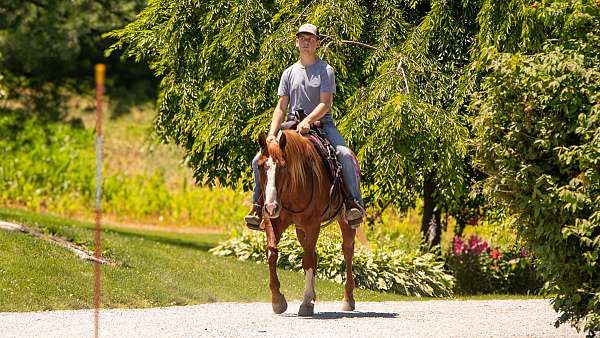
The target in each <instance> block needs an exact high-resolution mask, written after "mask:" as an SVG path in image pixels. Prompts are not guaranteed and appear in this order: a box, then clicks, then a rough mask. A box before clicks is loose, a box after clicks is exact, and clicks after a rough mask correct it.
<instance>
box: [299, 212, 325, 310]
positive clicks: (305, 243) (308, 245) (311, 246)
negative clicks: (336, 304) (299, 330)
mask: <svg viewBox="0 0 600 338" xmlns="http://www.w3.org/2000/svg"><path fill="white" fill-rule="evenodd" d="M319 227H320V224H318V223H317V224H316V226H314V227H306V229H308V230H307V231H302V230H300V231H299V230H296V233H297V234H298V239H299V240H300V244H301V245H302V247H303V248H304V256H303V257H302V268H303V269H304V300H303V301H302V304H300V309H299V310H298V316H301V317H310V316H313V315H314V313H315V304H314V303H313V301H314V300H315V298H316V293H315V270H316V267H317V254H316V252H315V247H316V245H317V238H318V237H319V230H320V229H319Z"/></svg>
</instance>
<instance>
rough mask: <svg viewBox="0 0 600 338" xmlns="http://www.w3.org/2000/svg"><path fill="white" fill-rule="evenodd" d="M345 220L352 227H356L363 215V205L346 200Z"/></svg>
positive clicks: (361, 220) (360, 222)
mask: <svg viewBox="0 0 600 338" xmlns="http://www.w3.org/2000/svg"><path fill="white" fill-rule="evenodd" d="M345 216H346V221H347V222H348V224H349V225H350V227H351V228H352V229H356V228H358V227H359V226H360V225H361V224H362V222H363V220H364V216H365V211H364V209H363V207H362V206H361V205H360V204H358V203H357V202H356V201H347V202H346V213H345Z"/></svg>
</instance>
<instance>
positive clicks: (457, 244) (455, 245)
mask: <svg viewBox="0 0 600 338" xmlns="http://www.w3.org/2000/svg"><path fill="white" fill-rule="evenodd" d="M466 251H467V247H466V246H465V242H464V241H463V240H462V238H460V237H459V236H454V238H452V253H453V254H455V255H462V254H463V253H465V252H466Z"/></svg>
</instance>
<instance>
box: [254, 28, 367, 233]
mask: <svg viewBox="0 0 600 338" xmlns="http://www.w3.org/2000/svg"><path fill="white" fill-rule="evenodd" d="M296 47H297V48H298V50H299V51H300V60H299V61H298V62H296V63H294V64H293V65H291V66H290V67H288V68H287V69H286V70H285V71H284V72H283V74H282V76H281V80H280V82H279V89H278V91H277V95H278V96H279V101H278V103H277V106H276V107H275V111H274V112H273V118H272V120H271V128H270V130H269V134H268V137H267V139H266V142H267V144H269V143H271V142H278V140H277V134H278V132H279V129H280V127H281V124H282V123H283V120H284V117H285V111H286V109H287V110H288V119H292V118H294V117H297V116H304V117H303V119H302V120H301V121H299V123H298V126H297V128H296V131H297V132H298V133H300V134H305V133H307V132H308V131H309V130H310V127H311V125H318V126H319V128H321V131H322V133H321V134H322V135H323V136H324V137H325V138H326V139H327V140H328V141H329V142H330V143H331V144H332V145H333V146H334V147H335V149H336V156H337V158H338V161H339V162H340V164H341V166H342V176H343V182H344V184H345V188H346V190H347V192H348V195H350V196H348V198H347V200H346V202H345V205H346V214H345V218H346V220H347V221H348V223H349V224H350V226H351V227H352V228H354V229H356V228H358V227H359V226H360V224H361V223H362V222H363V219H364V204H363V200H362V197H361V194H360V188H359V174H358V163H357V162H356V158H355V157H354V154H353V153H352V151H351V150H350V149H349V148H348V147H347V145H346V142H345V141H344V139H343V138H342V135H341V134H340V132H339V131H338V129H337V127H336V125H335V122H334V120H333V116H332V115H331V104H332V101H333V94H335V91H336V90H335V89H336V88H335V72H334V70H333V68H332V67H331V66H330V65H328V64H327V63H326V62H325V61H323V60H321V59H320V58H319V57H318V56H317V54H316V52H317V49H318V48H319V47H320V37H319V34H318V31H317V27H316V26H314V25H312V24H304V25H302V26H300V28H299V29H298V33H296ZM288 108H289V109H288ZM305 113H307V114H308V115H306V114H305ZM259 158H260V152H259V153H258V154H257V155H256V156H255V157H254V159H253V160H252V170H253V172H254V192H253V194H252V205H253V206H252V210H251V212H250V214H248V215H247V216H246V217H245V221H246V224H247V226H248V227H249V228H250V229H253V230H260V227H259V226H260V223H261V220H262V211H263V198H262V196H261V188H260V187H261V185H260V171H259V165H258V160H259ZM267 207H269V206H267Z"/></svg>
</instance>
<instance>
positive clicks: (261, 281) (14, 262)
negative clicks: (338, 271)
mask: <svg viewBox="0 0 600 338" xmlns="http://www.w3.org/2000/svg"><path fill="white" fill-rule="evenodd" d="M0 219H2V220H6V221H14V222H18V223H21V224H25V225H28V226H30V227H34V228H36V229H41V230H44V231H46V232H51V233H55V234H59V235H61V236H65V237H68V238H71V239H73V240H75V241H77V242H79V243H83V244H87V245H91V243H93V238H94V237H93V236H94V231H93V228H94V225H93V224H91V223H86V222H78V221H72V220H67V219H63V218H58V217H54V216H49V215H40V214H33V213H30V212H26V211H22V210H14V209H5V208H0ZM102 237H103V249H105V250H106V251H105V255H106V256H107V257H109V258H111V259H113V260H114V261H116V262H117V263H118V264H117V265H115V266H106V265H105V266H103V267H102V285H103V290H102V301H103V305H102V306H103V307H106V308H115V307H152V306H168V305H184V304H198V303H206V302H218V301H240V302H251V301H269V300H270V291H269V288H268V269H267V266H266V265H262V264H256V263H252V262H241V261H238V260H236V259H233V258H223V257H216V256H213V255H211V254H210V253H208V252H207V251H208V249H209V248H211V247H213V246H215V245H216V244H217V243H218V241H219V240H222V239H224V238H225V236H224V235H223V234H174V233H164V232H154V231H147V230H136V229H120V228H117V227H111V226H108V227H106V229H105V230H104V231H103V233H102ZM279 276H280V280H281V285H282V292H283V293H284V294H285V295H286V298H287V299H288V300H294V299H296V300H299V299H301V298H302V294H303V276H302V275H301V274H299V273H295V272H290V271H283V270H280V271H279ZM93 277H94V274H93V264H91V263H89V262H85V261H82V260H80V259H78V258H76V257H75V255H74V254H73V253H71V252H70V251H68V250H66V249H64V248H61V247H59V246H56V245H54V244H51V243H48V242H45V241H43V240H40V239H36V238H33V237H31V236H29V235H25V234H20V233H12V232H5V231H0V294H2V297H0V311H38V310H57V309H82V308H91V307H92V306H93V285H94V284H93ZM342 294H343V285H340V284H335V283H331V282H326V281H318V282H317V295H318V299H319V300H341V298H342ZM356 299H357V300H358V301H388V300H414V298H409V297H404V296H399V295H395V294H386V293H380V292H373V291H367V290H357V291H356Z"/></svg>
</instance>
